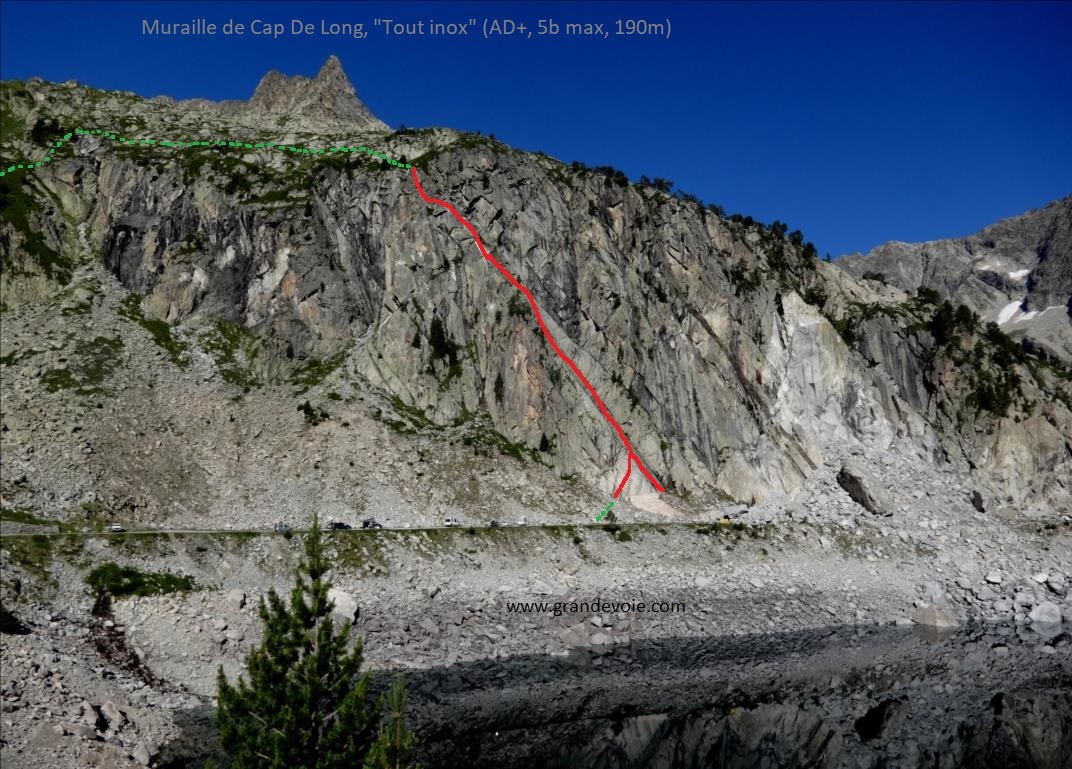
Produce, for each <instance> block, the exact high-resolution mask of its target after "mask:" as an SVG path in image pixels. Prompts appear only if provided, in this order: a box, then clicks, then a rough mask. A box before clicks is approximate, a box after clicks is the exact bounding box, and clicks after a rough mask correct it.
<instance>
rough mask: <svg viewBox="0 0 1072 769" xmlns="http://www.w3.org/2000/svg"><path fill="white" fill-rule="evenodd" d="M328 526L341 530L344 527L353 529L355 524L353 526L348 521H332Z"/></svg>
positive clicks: (334, 529) (333, 529)
mask: <svg viewBox="0 0 1072 769" xmlns="http://www.w3.org/2000/svg"><path fill="white" fill-rule="evenodd" d="M328 528H329V529H331V530H332V531H340V530H342V529H352V528H353V526H351V525H350V524H348V523H346V522H345V521H331V522H330V523H329V524H328Z"/></svg>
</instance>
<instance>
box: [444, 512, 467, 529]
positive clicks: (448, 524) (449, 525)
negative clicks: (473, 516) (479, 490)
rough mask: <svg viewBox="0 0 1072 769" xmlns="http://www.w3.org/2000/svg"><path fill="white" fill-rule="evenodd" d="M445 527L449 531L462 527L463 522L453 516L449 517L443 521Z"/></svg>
mask: <svg viewBox="0 0 1072 769" xmlns="http://www.w3.org/2000/svg"><path fill="white" fill-rule="evenodd" d="M443 525H444V526H446V527H447V528H448V529H449V528H453V527H455V526H461V525H462V522H461V521H460V520H458V519H457V518H455V517H454V516H453V515H448V516H447V517H446V518H444V519H443Z"/></svg>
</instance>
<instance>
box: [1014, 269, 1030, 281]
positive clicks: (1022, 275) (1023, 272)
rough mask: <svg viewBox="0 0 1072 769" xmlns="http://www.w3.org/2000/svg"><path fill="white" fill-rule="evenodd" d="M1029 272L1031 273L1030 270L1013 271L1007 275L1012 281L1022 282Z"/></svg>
mask: <svg viewBox="0 0 1072 769" xmlns="http://www.w3.org/2000/svg"><path fill="white" fill-rule="evenodd" d="M1029 272H1031V270H1014V271H1013V272H1010V273H1009V277H1010V278H1012V279H1013V280H1023V279H1024V278H1026V277H1027V275H1028V273H1029Z"/></svg>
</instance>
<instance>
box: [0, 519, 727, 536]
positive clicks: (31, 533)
mask: <svg viewBox="0 0 1072 769" xmlns="http://www.w3.org/2000/svg"><path fill="white" fill-rule="evenodd" d="M3 523H5V524H8V525H11V526H13V527H14V526H19V527H22V526H36V525H38V524H27V523H22V522H20V521H4V522H3ZM40 525H42V526H44V525H54V524H40ZM710 525H711V524H710V523H704V522H697V521H667V522H665V523H664V522H659V523H646V522H645V523H613V524H607V523H592V522H587V523H549V524H527V525H524V526H521V525H514V524H509V525H505V526H486V525H479V526H478V525H475V524H474V525H466V524H462V525H461V526H422V527H413V528H395V527H391V526H384V527H382V528H380V529H361V528H356V527H355V528H353V529H342V530H336V531H332V530H329V529H324V530H323V531H324V533H325V534H328V535H332V534H340V533H345V532H366V533H373V532H381V533H386V532H421V531H443V530H450V529H458V530H459V531H465V530H467V529H480V530H481V531H494V530H496V529H557V528H560V527H563V526H571V527H574V528H583V529H603V528H606V527H608V526H615V527H622V528H644V527H653V526H686V527H688V526H710ZM308 531H309V530H308V529H291V530H290V533H291V534H304V533H306V532H308ZM144 534H156V535H166V534H179V535H185V534H225V535H226V534H256V535H264V534H276V535H279V536H283V535H284V532H279V531H275V530H274V529H129V530H127V531H122V532H109V531H23V532H17V533H10V534H9V533H7V532H3V534H2V538H3V539H7V538H8V537H12V538H13V537H41V536H44V537H69V536H82V537H123V536H127V535H144Z"/></svg>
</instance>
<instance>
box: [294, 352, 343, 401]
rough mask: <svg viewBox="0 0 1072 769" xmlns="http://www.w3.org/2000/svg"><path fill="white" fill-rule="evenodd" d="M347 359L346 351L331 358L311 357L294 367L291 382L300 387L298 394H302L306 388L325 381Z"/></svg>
mask: <svg viewBox="0 0 1072 769" xmlns="http://www.w3.org/2000/svg"><path fill="white" fill-rule="evenodd" d="M344 360H346V351H345V350H343V351H342V352H340V353H338V354H337V355H333V356H332V357H330V358H327V359H324V360H320V359H317V358H309V359H308V360H306V361H304V362H303V363H301V364H300V365H298V366H297V367H296V368H295V369H294V374H293V375H292V376H291V380H290V381H291V384H293V385H294V386H295V387H297V388H298V392H297V393H295V394H296V395H301V394H302V393H304V392H305V391H306V390H309V389H310V388H312V387H315V386H316V385H318V384H320V383H321V382H323V381H324V380H325V379H327V377H328V375H329V374H331V372H333V371H334V370H335V369H337V368H338V367H339V366H341V365H342V362H343V361H344Z"/></svg>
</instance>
